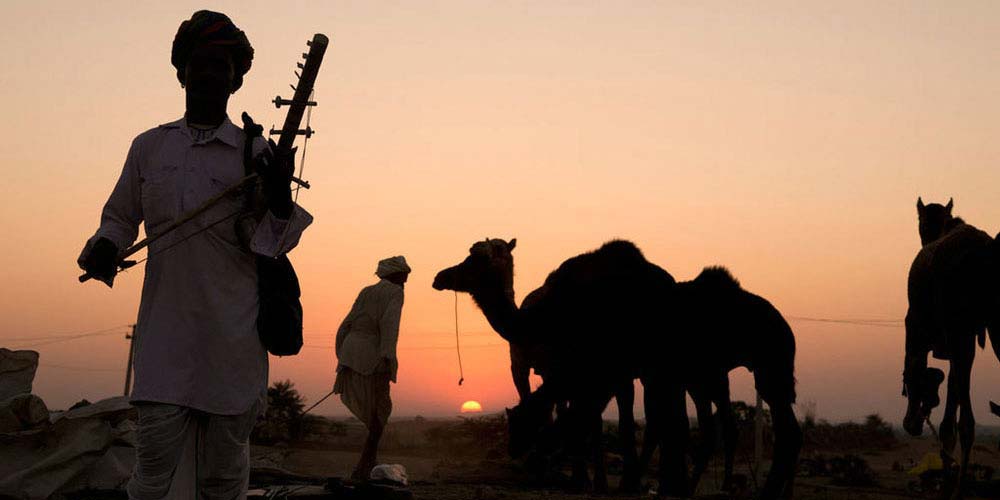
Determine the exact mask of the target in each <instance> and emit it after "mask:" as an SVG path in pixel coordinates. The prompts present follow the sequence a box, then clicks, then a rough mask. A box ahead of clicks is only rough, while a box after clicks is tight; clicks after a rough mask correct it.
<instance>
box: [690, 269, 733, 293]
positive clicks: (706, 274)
mask: <svg viewBox="0 0 1000 500" xmlns="http://www.w3.org/2000/svg"><path fill="white" fill-rule="evenodd" d="M694 281H695V282H696V283H700V284H703V285H708V286H716V287H724V288H739V287H740V282H739V281H738V280H737V279H736V278H734V277H733V274H732V273H730V272H729V269H726V268H725V267H722V266H711V267H706V268H705V269H703V270H702V271H701V274H699V275H698V277H697V278H695V279H694Z"/></svg>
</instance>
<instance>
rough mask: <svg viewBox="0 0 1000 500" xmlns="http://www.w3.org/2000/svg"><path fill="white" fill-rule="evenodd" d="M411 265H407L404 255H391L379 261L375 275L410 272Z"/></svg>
mask: <svg viewBox="0 0 1000 500" xmlns="http://www.w3.org/2000/svg"><path fill="white" fill-rule="evenodd" d="M409 272H410V266H408V265H406V257H403V256H402V255H397V256H395V257H389V258H388V259H382V260H380V261H379V262H378V269H376V270H375V275H376V276H378V277H379V278H385V277H386V276H390V275H393V274H396V273H409Z"/></svg>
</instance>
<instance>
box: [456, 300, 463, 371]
mask: <svg viewBox="0 0 1000 500" xmlns="http://www.w3.org/2000/svg"><path fill="white" fill-rule="evenodd" d="M455 352H457V353H458V385H462V382H465V371H464V370H462V345H461V344H460V343H459V341H458V292H455Z"/></svg>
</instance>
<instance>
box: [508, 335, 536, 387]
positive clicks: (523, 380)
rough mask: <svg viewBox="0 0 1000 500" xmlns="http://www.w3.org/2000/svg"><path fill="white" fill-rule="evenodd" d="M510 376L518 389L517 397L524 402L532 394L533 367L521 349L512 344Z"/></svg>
mask: <svg viewBox="0 0 1000 500" xmlns="http://www.w3.org/2000/svg"><path fill="white" fill-rule="evenodd" d="M510 375H511V378H512V379H513V380H514V388H515V389H517V397H518V399H519V400H520V401H524V399H525V398H527V397H528V395H530V394H531V383H530V376H531V365H530V364H529V363H528V360H527V359H526V357H525V356H524V353H523V351H522V350H521V349H520V348H517V347H515V346H514V344H510Z"/></svg>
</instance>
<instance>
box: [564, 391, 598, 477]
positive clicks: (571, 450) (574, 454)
mask: <svg viewBox="0 0 1000 500" xmlns="http://www.w3.org/2000/svg"><path fill="white" fill-rule="evenodd" d="M563 415H564V416H565V417H566V424H567V425H566V432H567V435H566V439H565V442H566V444H567V454H568V455H569V456H570V460H571V461H572V469H573V475H572V477H571V479H570V490H572V491H587V490H589V489H591V487H592V485H591V483H590V475H589V474H588V473H587V456H586V452H585V451H584V450H585V449H586V447H587V444H588V437H589V436H590V432H589V431H590V427H591V426H590V425H589V424H590V423H591V422H592V420H591V419H588V415H586V414H585V412H584V411H582V408H581V407H580V404H579V403H576V402H573V403H571V404H570V405H569V407H568V408H566V410H565V411H564V412H563Z"/></svg>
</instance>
